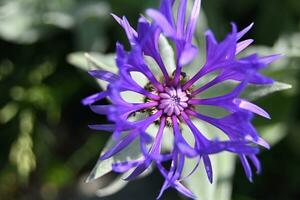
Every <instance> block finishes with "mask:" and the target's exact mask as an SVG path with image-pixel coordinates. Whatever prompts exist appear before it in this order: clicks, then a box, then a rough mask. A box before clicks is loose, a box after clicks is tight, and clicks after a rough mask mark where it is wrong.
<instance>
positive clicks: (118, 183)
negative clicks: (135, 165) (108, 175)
mask: <svg viewBox="0 0 300 200" xmlns="http://www.w3.org/2000/svg"><path fill="white" fill-rule="evenodd" d="M128 175H129V174H128V173H125V174H122V175H120V176H118V177H117V178H115V179H114V180H113V181H112V182H111V183H108V184H107V185H106V186H105V187H103V188H100V189H98V190H97V191H96V196H98V197H105V196H109V195H112V194H115V193H117V192H119V191H120V190H122V189H123V188H124V187H125V186H126V185H127V184H128V183H129V182H128V181H124V180H123V179H124V178H126V177H127V176H128Z"/></svg>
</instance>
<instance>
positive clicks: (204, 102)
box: [83, 0, 280, 199]
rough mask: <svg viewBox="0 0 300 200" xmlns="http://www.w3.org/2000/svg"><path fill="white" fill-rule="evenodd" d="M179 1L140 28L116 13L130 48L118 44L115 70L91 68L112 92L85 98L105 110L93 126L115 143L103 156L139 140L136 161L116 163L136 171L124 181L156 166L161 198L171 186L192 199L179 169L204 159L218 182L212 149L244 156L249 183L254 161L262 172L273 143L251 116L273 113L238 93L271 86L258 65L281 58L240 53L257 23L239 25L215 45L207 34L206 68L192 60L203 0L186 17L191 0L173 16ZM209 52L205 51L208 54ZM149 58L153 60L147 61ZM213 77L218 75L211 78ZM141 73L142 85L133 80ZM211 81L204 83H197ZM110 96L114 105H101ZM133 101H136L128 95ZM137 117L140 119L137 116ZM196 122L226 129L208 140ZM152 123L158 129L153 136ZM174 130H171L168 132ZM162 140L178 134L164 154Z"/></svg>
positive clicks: (169, 0) (165, 4) (151, 13)
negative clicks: (210, 111) (217, 111)
mask: <svg viewBox="0 0 300 200" xmlns="http://www.w3.org/2000/svg"><path fill="white" fill-rule="evenodd" d="M174 3H175V0H162V1H161V6H160V9H159V10H154V9H149V10H147V11H146V14H147V15H148V17H149V18H150V19H151V22H150V21H149V20H148V19H147V18H145V17H143V16H142V17H140V19H139V21H138V26H137V30H135V29H134V28H133V27H132V26H131V25H130V24H129V22H128V20H127V19H126V17H122V18H119V17H118V16H116V15H112V16H113V17H114V18H115V20H116V21H117V22H118V23H119V24H120V25H121V26H122V27H123V29H124V30H125V32H126V35H127V37H128V40H129V42H130V46H131V47H130V50H129V51H126V50H125V49H124V47H123V46H122V45H121V44H120V43H117V44H116V64H117V67H118V73H112V72H109V71H105V70H91V71H89V73H90V74H91V75H92V76H93V77H95V78H97V79H100V80H104V81H106V82H108V86H107V89H106V90H104V91H101V92H99V93H96V94H94V95H92V96H90V97H87V98H85V99H84V100H83V104H85V105H89V106H90V107H91V109H92V110H93V111H94V112H95V113H97V114H100V115H106V116H107V118H108V120H109V121H111V122H112V123H111V124H99V125H91V126H90V127H91V128H92V129H96V130H101V131H111V132H113V136H112V137H113V139H114V140H115V145H114V146H112V148H111V149H109V150H108V151H106V152H105V153H104V154H102V156H101V157H100V159H101V160H105V159H108V158H111V157H112V156H114V155H116V154H117V153H119V152H120V151H122V150H123V149H125V148H126V147H128V146H129V145H130V144H131V143H132V142H134V141H136V140H138V141H139V144H140V151H141V156H140V158H139V159H136V160H131V161H126V162H116V163H113V164H112V168H113V170H114V171H115V172H118V173H124V172H128V171H129V172H131V174H130V175H129V176H128V177H127V178H126V180H132V179H134V178H136V177H137V176H139V175H141V174H142V173H143V172H144V171H145V170H147V169H148V168H149V166H150V165H151V164H154V165H155V166H156V167H157V169H158V170H159V171H160V173H161V174H162V176H163V177H164V178H165V182H164V184H163V186H162V188H161V192H160V194H159V196H158V199H159V198H160V197H161V196H162V194H163V192H164V191H165V190H166V189H168V188H170V187H173V188H175V189H177V190H178V191H179V192H181V193H182V194H184V195H185V196H187V197H190V198H195V196H194V195H193V193H192V192H191V191H190V190H189V189H188V188H186V187H185V186H184V185H183V184H182V180H183V179H184V178H186V177H183V175H182V171H183V167H184V163H185V160H186V159H187V158H193V159H197V160H198V162H197V165H196V166H195V169H194V170H193V171H192V172H191V174H192V173H194V172H195V170H196V169H197V167H198V165H199V163H200V161H202V162H203V163H204V166H205V170H206V173H207V176H208V180H209V181H210V182H212V181H213V169H212V165H211V161H210V156H211V155H212V154H217V153H219V152H223V151H228V152H232V153H235V154H237V155H238V156H239V158H240V160H241V162H242V165H243V167H244V169H245V172H246V175H247V177H248V179H249V180H250V181H251V180H252V170H251V168H250V163H249V162H252V163H253V164H254V166H255V167H256V170H257V172H260V170H261V166H260V163H259V160H258V158H257V157H256V155H257V154H258V153H259V146H262V147H264V148H267V149H269V145H268V143H267V142H266V141H264V140H263V139H262V138H261V137H260V136H259V135H258V133H257V131H256V129H255V128H254V126H253V125H252V124H251V121H252V118H253V115H254V114H257V115H260V116H262V117H265V118H270V116H269V115H268V113H267V112H265V111H264V110H263V109H261V108H260V107H258V106H256V105H254V104H253V103H250V102H249V101H247V100H245V99H242V98H240V94H241V93H242V91H243V90H244V89H245V88H246V87H247V86H248V85H249V84H256V85H265V84H272V83H273V80H272V79H270V78H268V77H265V76H263V75H262V74H260V73H259V71H260V70H261V69H264V68H266V67H267V65H268V64H270V63H271V62H273V61H274V60H276V59H278V58H279V57H280V56H279V55H272V56H267V57H259V56H258V55H257V54H252V55H249V56H247V57H243V58H238V57H237V55H238V54H239V53H240V52H241V51H243V50H244V49H245V48H246V47H248V46H249V45H250V44H251V43H252V42H253V40H251V39H247V40H242V41H240V40H241V38H242V37H243V36H244V35H245V34H246V33H247V32H248V31H249V30H250V29H251V27H252V24H251V25H250V26H248V27H246V28H245V29H243V30H242V31H240V32H238V31H237V27H236V25H235V24H233V23H232V24H231V26H232V31H231V33H229V34H228V35H227V36H226V38H225V39H224V40H223V41H221V42H218V41H217V40H216V39H215V37H214V34H213V33H212V32H211V31H207V32H206V33H205V36H206V61H205V63H204V65H203V66H194V65H191V63H192V62H193V61H194V60H195V59H196V57H197V55H198V54H199V53H198V48H197V47H196V46H195V45H194V44H193V36H194V33H195V30H196V26H197V20H198V18H199V13H200V6H201V1H200V0H195V1H194V4H193V7H192V11H191V13H190V15H189V16H187V13H186V10H187V0H180V1H179V4H178V10H177V16H176V17H175V16H174V14H173V10H172V9H173V6H174ZM167 42H172V44H173V47H174V48H173V50H174V53H175V55H171V54H170V55H169V56H170V57H174V63H175V65H171V64H170V63H166V62H165V61H164V59H163V56H162V49H163V46H162V45H161V43H165V44H166V43H167ZM203 54H204V53H203ZM149 58H150V59H152V61H154V62H155V65H157V66H158V67H157V68H155V67H154V64H153V65H151V64H149V62H147V60H149ZM188 68H195V69H196V70H194V71H196V73H195V74H192V75H190V78H189V77H188V76H187V74H186V73H185V71H186V70H187V69H188ZM212 74H214V76H212ZM136 76H140V77H142V78H139V80H140V79H142V80H143V81H144V82H145V84H144V85H143V84H141V83H140V81H138V80H137V79H136ZM207 76H212V77H213V78H212V79H211V80H208V81H207V82H205V83H202V85H201V84H199V83H198V82H199V80H207V79H205V77H207ZM228 81H230V82H232V83H235V85H234V88H233V89H232V90H231V91H230V92H228V93H226V94H215V96H214V97H209V98H206V97H204V96H203V95H202V94H203V93H204V92H205V91H207V90H208V89H210V88H212V87H214V86H217V85H220V84H226V83H225V82H228ZM126 92H127V93H128V92H129V93H130V95H131V96H136V98H137V99H138V98H139V97H140V96H142V101H141V102H129V101H128V100H126V98H125V97H124V95H123V94H124V93H126ZM104 98H107V99H108V100H109V101H110V104H109V105H101V104H100V105H99V104H96V102H98V101H100V100H102V99H104ZM131 99H132V98H131ZM201 106H213V107H219V108H222V109H224V110H226V111H227V112H228V114H227V115H225V116H222V117H219V118H216V117H212V116H208V115H206V114H203V113H201ZM137 115H138V116H139V117H137ZM195 120H199V121H200V122H203V123H204V122H205V123H209V124H210V125H212V126H214V127H215V128H217V129H219V130H221V131H222V132H223V133H224V135H225V136H226V139H225V140H219V139H218V138H213V139H211V138H208V137H207V136H205V134H203V132H202V130H201V129H200V128H199V127H197V125H196V124H195V123H194V121H195ZM183 125H185V126H187V127H188V128H189V129H190V132H191V135H192V138H193V140H192V141H187V140H186V139H185V137H184V134H185V133H184V132H183V131H182V126H183ZM150 126H155V127H156V128H157V131H156V132H155V133H150V132H149V131H148V129H149V127H150ZM167 129H171V130H172V132H168V131H167ZM163 138H170V140H171V138H173V139H172V140H173V142H172V148H171V149H170V150H169V151H163Z"/></svg>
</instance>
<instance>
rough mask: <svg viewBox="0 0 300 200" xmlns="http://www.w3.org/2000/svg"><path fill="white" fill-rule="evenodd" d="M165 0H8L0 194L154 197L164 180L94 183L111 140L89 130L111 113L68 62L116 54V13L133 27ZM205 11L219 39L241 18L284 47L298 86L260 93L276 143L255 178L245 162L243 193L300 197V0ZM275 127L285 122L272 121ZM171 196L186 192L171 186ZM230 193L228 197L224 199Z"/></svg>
mask: <svg viewBox="0 0 300 200" xmlns="http://www.w3.org/2000/svg"><path fill="white" fill-rule="evenodd" d="M158 4H159V2H158V0H51V1H46V0H0V94H1V98H0V199H1V200H40V199H41V200H42V199H43V200H77V199H78V200H79V199H80V200H92V199H103V200H123V199H130V200H139V199H143V200H148V199H149V200H153V199H155V197H156V195H157V193H158V191H159V189H160V186H161V185H162V183H163V179H162V178H161V177H160V175H159V174H158V173H157V172H156V171H154V173H153V174H152V175H151V176H147V177H146V178H144V179H139V180H136V181H133V182H131V183H129V184H128V185H127V187H125V189H123V190H121V191H120V192H117V193H116V194H114V195H112V196H108V197H101V198H99V197H96V196H95V195H94V193H95V191H96V190H97V189H98V188H101V187H103V186H105V185H106V184H108V182H109V181H111V180H113V178H114V177H115V176H116V175H114V174H108V175H106V176H105V177H103V178H101V179H100V180H98V181H95V182H93V183H89V184H85V183H84V179H85V178H86V177H87V175H88V173H89V172H90V170H91V169H92V168H93V165H94V164H95V161H96V160H97V158H98V155H99V153H100V151H101V149H102V148H103V146H104V144H105V142H106V140H107V139H108V138H109V134H107V133H103V134H102V133H97V132H95V131H92V130H89V128H88V127H87V125H88V124H91V123H94V122H103V121H104V120H105V118H101V116H100V117H99V116H97V115H94V114H92V113H91V112H90V111H89V109H88V108H87V107H84V106H82V105H81V104H80V100H81V99H82V98H84V97H86V96H88V95H90V94H92V93H93V92H96V91H98V90H99V88H98V85H97V83H96V82H95V81H94V80H93V79H92V78H91V77H89V76H88V75H87V73H86V72H85V71H83V70H80V69H77V68H75V67H74V66H73V65H71V64H70V63H69V62H68V61H67V57H68V55H69V54H70V53H73V52H78V51H97V52H101V53H112V52H114V49H115V42H116V41H120V42H122V43H125V44H127V41H126V38H125V34H124V33H123V30H122V29H121V28H120V27H119V25H118V24H117V23H116V22H115V21H114V20H113V19H112V17H111V16H110V15H109V13H110V12H113V13H116V14H118V15H126V16H127V17H128V18H129V21H130V22H131V24H133V25H134V24H136V21H137V19H138V17H139V15H140V13H143V11H144V10H145V9H146V8H148V7H157V6H158ZM202 8H203V11H204V13H205V15H206V18H207V24H208V27H210V28H211V29H212V30H213V31H214V32H215V33H216V35H217V37H218V38H219V39H221V38H223V37H224V36H225V34H226V33H227V32H228V31H229V30H230V25H229V24H230V22H232V21H234V22H236V23H237V24H238V26H239V27H240V28H242V27H245V26H247V25H249V24H250V23H251V22H255V27H254V29H253V30H252V31H251V32H250V33H249V34H248V37H250V38H254V39H255V45H256V47H255V49H258V50H261V51H260V52H261V53H269V52H271V53H283V54H285V55H286V57H285V58H284V60H283V61H282V62H281V63H279V64H278V65H276V66H274V67H277V68H279V70H275V72H274V73H270V74H271V75H272V76H273V77H274V78H276V79H279V80H280V81H284V82H287V83H290V84H292V85H293V89H292V90H290V91H287V92H278V93H274V94H272V95H269V96H268V97H265V98H263V99H261V100H259V101H258V102H256V103H258V104H259V105H261V106H262V107H264V108H266V110H267V111H268V112H270V114H271V115H272V116H273V119H272V120H271V121H266V120H264V121H260V120H256V121H255V123H256V124H257V125H258V126H260V125H261V124H262V123H267V124H270V127H271V128H270V129H268V131H269V132H270V134H273V137H274V135H276V134H278V137H277V138H276V139H275V140H276V142H277V143H276V145H274V146H273V148H272V149H271V150H270V151H264V152H263V153H262V154H261V155H260V158H261V161H262V164H263V173H262V175H260V176H255V178H254V183H249V182H248V181H247V179H246V177H245V175H244V172H243V169H242V167H241V164H240V163H237V165H236V172H235V175H234V179H233V198H232V199H233V200H299V199H300V172H299V169H300V133H299V130H300V114H299V113H300V104H299V102H300V101H299V100H300V97H299V90H300V88H298V87H297V83H298V80H299V79H300V77H299V71H300V70H299V68H300V1H299V0H272V1H270V0H242V1H241V0H231V1H228V0H203V6H202ZM273 124H275V125H276V126H271V125H273ZM165 199H169V200H174V199H183V198H182V197H181V196H179V195H178V194H177V193H176V192H174V191H168V192H167V194H166V195H165ZM217 200H222V199H217Z"/></svg>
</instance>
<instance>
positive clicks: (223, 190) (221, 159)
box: [182, 120, 235, 200]
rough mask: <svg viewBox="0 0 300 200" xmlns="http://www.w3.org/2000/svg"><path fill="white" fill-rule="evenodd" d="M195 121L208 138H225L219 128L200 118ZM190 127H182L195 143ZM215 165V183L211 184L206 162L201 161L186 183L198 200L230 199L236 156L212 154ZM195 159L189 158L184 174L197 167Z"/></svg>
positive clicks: (186, 136)
mask: <svg viewBox="0 0 300 200" xmlns="http://www.w3.org/2000/svg"><path fill="white" fill-rule="evenodd" d="M193 123H194V124H195V126H197V128H198V129H199V130H201V133H202V134H204V135H205V136H206V137H207V138H210V139H212V138H216V137H218V138H220V139H225V138H226V136H225V134H224V133H223V132H222V131H220V130H219V129H217V128H215V127H213V126H211V125H209V124H208V123H204V122H202V121H199V120H193ZM188 132H189V131H188V127H186V126H183V127H182V133H183V134H184V137H185V138H186V139H187V141H189V143H193V140H194V139H193V136H192V135H191V134H188ZM210 159H211V162H212V167H213V183H212V184H211V183H210V182H209V180H208V178H207V175H206V171H205V168H204V164H203V163H202V162H201V163H200V166H199V168H198V169H197V170H196V171H195V172H194V173H193V174H192V175H191V176H190V177H188V178H187V179H185V180H184V183H185V184H186V185H187V187H188V188H189V189H190V190H191V191H192V192H193V193H194V194H195V195H196V197H197V199H198V200H215V199H222V200H230V197H231V188H232V177H233V173H234V166H235V156H234V155H233V154H231V153H227V152H224V153H221V154H217V155H212V156H210ZM195 165H196V160H195V159H187V160H186V162H185V166H184V172H183V174H184V176H186V175H188V174H189V173H190V172H191V171H192V170H193V169H194V167H195Z"/></svg>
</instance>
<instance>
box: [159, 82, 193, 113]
mask: <svg viewBox="0 0 300 200" xmlns="http://www.w3.org/2000/svg"><path fill="white" fill-rule="evenodd" d="M159 96H160V97H161V100H160V104H159V106H158V108H159V109H161V110H163V111H164V113H165V114H167V115H168V116H172V115H174V114H175V115H176V116H178V115H180V113H181V112H182V111H184V109H185V108H187V107H188V104H187V101H188V100H189V98H188V97H187V94H186V92H184V91H182V89H181V87H177V88H174V87H167V88H165V91H164V92H162V93H160V94H159Z"/></svg>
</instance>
